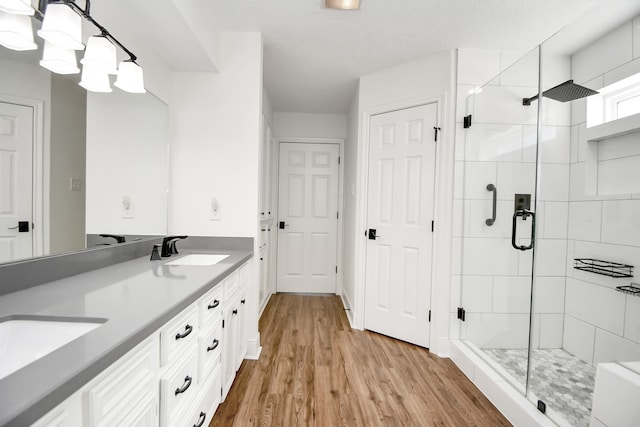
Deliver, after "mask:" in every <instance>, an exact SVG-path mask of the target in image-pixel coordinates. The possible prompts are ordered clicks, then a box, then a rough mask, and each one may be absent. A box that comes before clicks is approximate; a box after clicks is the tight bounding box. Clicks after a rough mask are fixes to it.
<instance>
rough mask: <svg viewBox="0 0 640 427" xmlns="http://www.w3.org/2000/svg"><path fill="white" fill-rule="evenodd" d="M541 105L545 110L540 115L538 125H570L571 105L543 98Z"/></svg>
mask: <svg viewBox="0 0 640 427" xmlns="http://www.w3.org/2000/svg"><path fill="white" fill-rule="evenodd" d="M542 102H543V104H545V106H546V108H544V109H542V111H541V114H540V120H541V121H540V123H541V124H543V125H549V126H570V125H571V103H569V102H559V101H554V100H553V99H550V98H544V99H543V101H542Z"/></svg>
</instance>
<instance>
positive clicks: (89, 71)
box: [80, 65, 111, 92]
mask: <svg viewBox="0 0 640 427" xmlns="http://www.w3.org/2000/svg"><path fill="white" fill-rule="evenodd" d="M80 86H82V87H83V88H85V89H86V90H88V91H89V92H111V85H110V84H109V74H107V73H104V72H102V71H99V70H95V69H93V68H91V67H87V66H86V65H85V66H84V67H82V79H81V80H80Z"/></svg>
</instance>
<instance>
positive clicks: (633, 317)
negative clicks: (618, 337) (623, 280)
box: [624, 295, 640, 344]
mask: <svg viewBox="0 0 640 427" xmlns="http://www.w3.org/2000/svg"><path fill="white" fill-rule="evenodd" d="M626 299H627V307H626V314H625V317H624V337H625V338H627V339H629V340H631V341H635V342H636V343H638V344H640V298H638V297H637V296H631V295H629V296H627V297H626Z"/></svg>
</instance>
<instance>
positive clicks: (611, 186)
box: [598, 156, 640, 195]
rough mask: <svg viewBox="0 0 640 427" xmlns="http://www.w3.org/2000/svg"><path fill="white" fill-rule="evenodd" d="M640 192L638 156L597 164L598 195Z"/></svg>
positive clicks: (639, 158) (639, 159)
mask: <svg viewBox="0 0 640 427" xmlns="http://www.w3.org/2000/svg"><path fill="white" fill-rule="evenodd" d="M638 192H640V156H633V157H624V158H621V159H613V160H606V161H603V162H598V194H599V195H619V194H629V193H638Z"/></svg>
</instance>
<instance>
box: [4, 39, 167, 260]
mask: <svg viewBox="0 0 640 427" xmlns="http://www.w3.org/2000/svg"><path fill="white" fill-rule="evenodd" d="M41 52H42V48H40V49H39V50H37V51H32V52H14V51H11V50H8V49H5V48H4V47H2V46H0V69H1V70H2V78H1V79H0V263H6V262H12V261H17V260H23V259H28V258H32V257H39V256H47V255H55V254H62V253H69V252H74V251H79V250H84V249H87V248H93V247H99V246H102V245H110V244H116V243H117V242H116V239H115V238H113V237H100V236H99V235H101V234H107V235H114V236H124V237H125V241H126V242H130V241H133V240H139V239H141V238H146V237H148V236H157V235H163V234H166V232H167V189H168V120H169V113H168V107H167V105H166V104H164V103H163V102H162V101H161V100H160V99H158V98H156V97H155V96H154V95H153V94H151V93H149V92H147V93H145V94H131V93H126V92H122V91H120V90H119V89H117V88H114V89H113V92H111V93H91V92H87V91H85V89H83V88H82V87H80V86H78V84H77V82H78V80H79V76H60V75H57V74H53V73H50V72H49V71H47V70H45V69H43V68H42V67H40V66H39V65H38V61H39V59H40V55H41Z"/></svg>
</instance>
